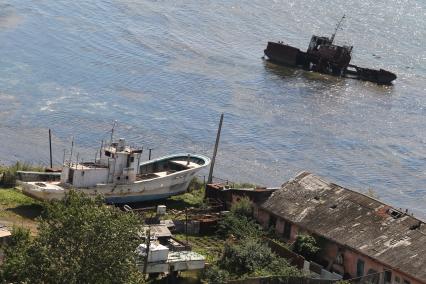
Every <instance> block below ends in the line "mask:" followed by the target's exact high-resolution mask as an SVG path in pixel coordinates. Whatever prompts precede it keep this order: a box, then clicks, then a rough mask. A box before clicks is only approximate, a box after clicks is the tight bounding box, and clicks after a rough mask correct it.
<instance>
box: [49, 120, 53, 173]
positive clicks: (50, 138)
mask: <svg viewBox="0 0 426 284" xmlns="http://www.w3.org/2000/svg"><path fill="white" fill-rule="evenodd" d="M49 150H50V168H51V169H52V168H53V162H52V131H51V130H50V128H49Z"/></svg>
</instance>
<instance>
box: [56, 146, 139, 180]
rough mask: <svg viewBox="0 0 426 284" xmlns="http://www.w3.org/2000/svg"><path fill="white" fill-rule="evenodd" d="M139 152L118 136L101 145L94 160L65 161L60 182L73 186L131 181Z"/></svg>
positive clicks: (136, 170)
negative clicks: (115, 139) (112, 140)
mask: <svg viewBox="0 0 426 284" xmlns="http://www.w3.org/2000/svg"><path fill="white" fill-rule="evenodd" d="M141 154H142V150H140V149H133V148H131V147H130V146H128V145H126V141H125V140H124V139H122V138H120V139H119V141H118V142H113V143H111V144H110V145H108V146H106V147H103V148H102V150H101V157H100V158H99V159H95V161H94V162H79V161H77V162H76V163H73V162H72V161H68V162H66V163H65V164H64V167H63V169H62V174H61V183H62V184H68V185H71V186H73V187H93V186H96V185H97V184H108V183H114V184H126V183H133V182H135V180H136V176H137V174H138V171H139V169H138V165H139V162H140V157H141Z"/></svg>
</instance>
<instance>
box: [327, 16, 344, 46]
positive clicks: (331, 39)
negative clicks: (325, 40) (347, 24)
mask: <svg viewBox="0 0 426 284" xmlns="http://www.w3.org/2000/svg"><path fill="white" fill-rule="evenodd" d="M344 18H345V14H343V17H342V18H341V19H340V21H339V22H338V23H337V26H336V29H335V30H334V33H333V34H332V35H331V38H330V41H331V43H333V41H334V37H335V36H336V33H337V31H338V30H339V29H340V26H341V25H342V22H343V19H344Z"/></svg>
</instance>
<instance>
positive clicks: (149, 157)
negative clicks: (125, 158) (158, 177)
mask: <svg viewBox="0 0 426 284" xmlns="http://www.w3.org/2000/svg"><path fill="white" fill-rule="evenodd" d="M148 150H149V154H148V161H149V160H151V152H152V148H149V149H148Z"/></svg>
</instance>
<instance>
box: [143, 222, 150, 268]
mask: <svg viewBox="0 0 426 284" xmlns="http://www.w3.org/2000/svg"><path fill="white" fill-rule="evenodd" d="M150 244H151V228H149V227H148V232H147V240H146V257H145V263H144V266H143V275H144V276H145V275H146V269H147V268H148V256H149V246H150Z"/></svg>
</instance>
